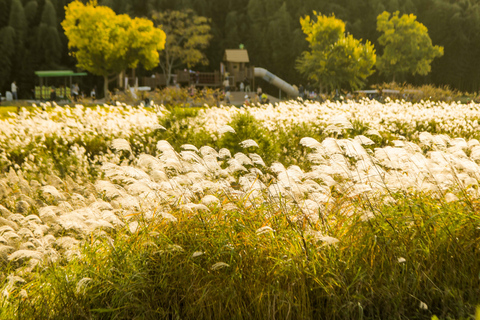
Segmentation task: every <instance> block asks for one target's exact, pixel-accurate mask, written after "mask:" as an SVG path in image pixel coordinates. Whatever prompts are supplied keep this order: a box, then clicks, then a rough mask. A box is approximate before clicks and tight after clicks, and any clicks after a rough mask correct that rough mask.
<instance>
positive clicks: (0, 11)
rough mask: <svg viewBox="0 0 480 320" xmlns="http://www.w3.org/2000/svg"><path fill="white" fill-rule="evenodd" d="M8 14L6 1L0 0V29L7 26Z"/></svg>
mask: <svg viewBox="0 0 480 320" xmlns="http://www.w3.org/2000/svg"><path fill="white" fill-rule="evenodd" d="M8 13H9V10H8V4H7V0H0V29H2V28H3V27H6V26H8V16H9V14H8Z"/></svg>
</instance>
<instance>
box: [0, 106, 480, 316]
mask: <svg viewBox="0 0 480 320" xmlns="http://www.w3.org/2000/svg"><path fill="white" fill-rule="evenodd" d="M479 118H480V105H477V104H469V105H464V104H457V103H450V104H446V103H433V102H422V103H418V104H412V103H407V102H403V101H387V102H386V103H385V104H380V103H378V102H376V101H369V100H362V101H357V102H355V101H346V102H330V101H327V102H325V103H322V104H319V103H312V102H304V101H289V102H283V103H280V104H278V105H263V106H253V107H244V108H236V107H223V106H222V107H220V108H214V107H212V108H202V109H194V108H186V109H184V108H170V109H167V108H165V107H163V106H155V107H154V108H148V109H146V108H142V107H140V108H137V107H132V106H128V105H122V104H119V105H116V106H108V105H105V106H98V107H93V108H86V107H84V106H80V105H78V106H75V107H72V108H70V107H55V106H53V107H48V108H46V111H43V110H42V108H40V107H39V108H33V109H29V110H27V109H22V111H21V112H20V114H18V115H12V116H11V117H10V118H8V119H6V120H3V121H2V122H1V123H0V168H1V170H2V175H1V176H0V204H1V205H0V265H1V267H2V269H3V272H2V273H1V274H0V305H1V308H0V318H2V319H12V318H15V319H432V317H434V316H435V317H438V318H439V319H470V318H473V317H474V315H475V309H476V307H477V305H479V304H480V301H479V300H480V299H479V297H480V295H479V294H480V287H479V285H480V278H479V277H480V264H479V263H478V261H479V258H480V257H479V246H480V245H479V243H480V242H479V240H480V239H479V237H480V217H479V205H480V202H479V199H480V193H479V191H478V181H479V178H480V175H479V174H480V167H479V163H480V162H479V161H480V142H479V141H478V139H480V137H479V136H480V134H479V130H478V129H479V123H478V119H479Z"/></svg>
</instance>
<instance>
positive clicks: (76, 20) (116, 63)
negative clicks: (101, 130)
mask: <svg viewBox="0 0 480 320" xmlns="http://www.w3.org/2000/svg"><path fill="white" fill-rule="evenodd" d="M62 27H63V29H64V30H65V35H66V36H67V38H68V48H69V49H70V50H72V54H73V55H74V57H75V58H76V59H77V67H79V68H82V69H85V70H87V71H89V72H91V73H93V74H95V75H99V76H103V78H104V81H105V82H104V92H105V96H106V97H108V79H109V77H110V76H116V75H118V74H119V73H120V72H122V71H123V70H125V69H127V68H135V67H137V65H138V64H139V63H141V64H142V65H143V66H144V67H145V68H146V69H147V70H148V69H152V68H154V67H156V66H157V65H158V62H159V53H158V51H159V50H162V49H163V48H164V47H165V39H166V36H165V32H163V31H162V30H161V29H159V28H156V27H155V26H154V25H153V22H151V21H150V20H147V19H143V18H135V19H132V18H130V17H129V16H128V15H125V14H121V15H117V14H115V12H114V11H113V10H112V9H110V8H108V7H104V6H99V5H97V2H96V1H90V2H89V3H88V4H86V5H85V4H83V3H81V2H80V1H78V0H76V1H73V2H71V3H70V4H69V5H68V6H67V7H66V12H65V20H64V21H63V22H62Z"/></svg>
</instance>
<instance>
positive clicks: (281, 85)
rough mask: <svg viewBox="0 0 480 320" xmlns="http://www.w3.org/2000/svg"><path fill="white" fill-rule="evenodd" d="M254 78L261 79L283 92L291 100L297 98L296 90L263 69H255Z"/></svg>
mask: <svg viewBox="0 0 480 320" xmlns="http://www.w3.org/2000/svg"><path fill="white" fill-rule="evenodd" d="M255 77H259V78H263V80H265V81H267V82H269V83H271V84H273V85H274V86H275V87H277V88H279V89H281V90H283V91H285V92H286V93H287V94H288V95H289V96H291V97H293V98H295V97H298V89H295V88H294V87H293V86H291V85H290V84H288V83H287V82H285V81H284V80H282V79H280V78H279V77H277V76H276V75H274V74H273V73H271V72H270V71H268V70H266V69H264V68H255Z"/></svg>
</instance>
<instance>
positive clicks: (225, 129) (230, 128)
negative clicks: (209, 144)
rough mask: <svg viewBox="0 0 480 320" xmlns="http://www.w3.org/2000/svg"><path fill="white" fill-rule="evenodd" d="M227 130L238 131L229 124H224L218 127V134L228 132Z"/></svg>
mask: <svg viewBox="0 0 480 320" xmlns="http://www.w3.org/2000/svg"><path fill="white" fill-rule="evenodd" d="M227 132H231V133H236V132H235V129H233V128H232V127H231V126H229V125H224V126H222V127H220V128H219V129H218V134H224V133H227Z"/></svg>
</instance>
